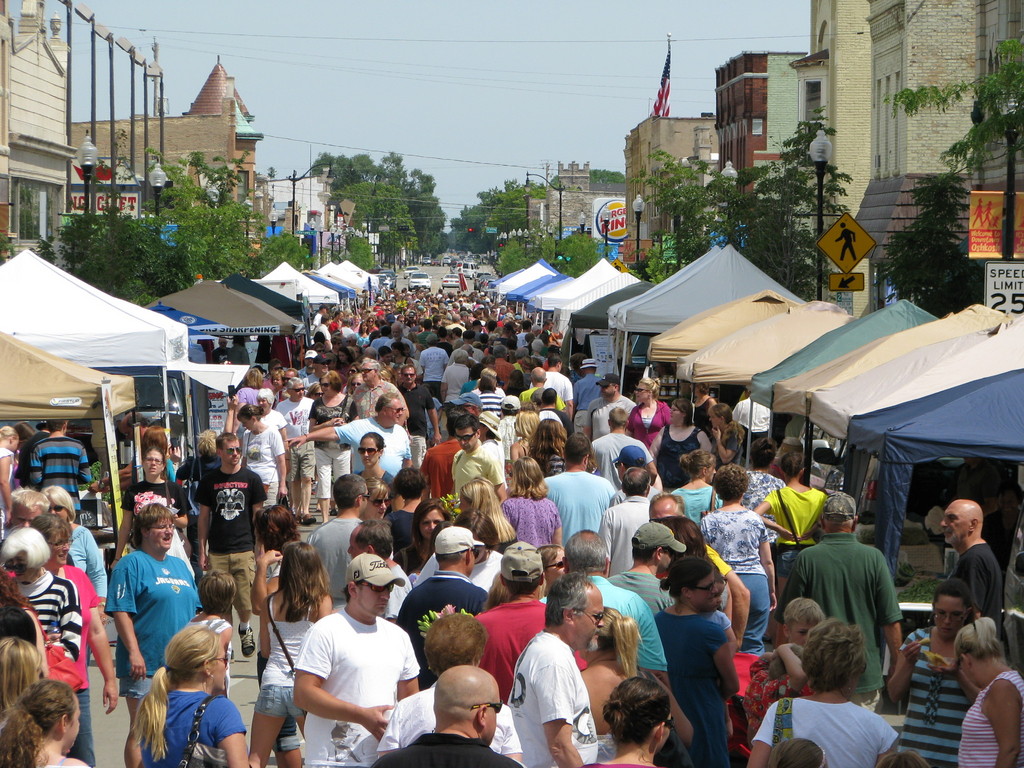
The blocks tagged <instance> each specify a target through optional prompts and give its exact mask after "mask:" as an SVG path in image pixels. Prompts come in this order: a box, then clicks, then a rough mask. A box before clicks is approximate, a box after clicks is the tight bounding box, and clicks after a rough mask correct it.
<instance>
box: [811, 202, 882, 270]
mask: <svg viewBox="0 0 1024 768" xmlns="http://www.w3.org/2000/svg"><path fill="white" fill-rule="evenodd" d="M875 245H876V243H875V238H873V237H872V236H871V235H869V234H868V232H867V230H866V229H864V227H862V226H861V225H860V224H858V223H857V220H856V219H855V218H853V216H851V215H850V214H848V213H844V214H843V215H842V216H841V217H840V218H839V221H837V222H836V223H835V224H833V225H832V226H831V227H829V228H828V231H827V232H825V234H823V235H822V236H821V237H819V238H818V248H820V249H821V252H822V253H824V254H825V255H826V256H828V257H829V259H831V260H832V263H833V264H835V265H836V266H837V267H839V271H840V272H852V271H853V268H854V267H856V266H857V265H858V264H860V262H861V259H863V258H865V257H866V256H867V255H868V254H870V253H871V251H872V249H873V248H874V247H875Z"/></svg>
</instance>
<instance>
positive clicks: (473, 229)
mask: <svg viewBox="0 0 1024 768" xmlns="http://www.w3.org/2000/svg"><path fill="white" fill-rule="evenodd" d="M466 231H467V232H469V233H470V234H472V233H474V232H476V227H466Z"/></svg>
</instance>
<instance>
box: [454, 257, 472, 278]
mask: <svg viewBox="0 0 1024 768" xmlns="http://www.w3.org/2000/svg"><path fill="white" fill-rule="evenodd" d="M455 271H456V272H461V273H462V274H464V275H465V276H466V278H467V279H469V280H472V279H473V278H474V277H476V262H475V261H463V262H460V263H459V264H457V265H456V266H455Z"/></svg>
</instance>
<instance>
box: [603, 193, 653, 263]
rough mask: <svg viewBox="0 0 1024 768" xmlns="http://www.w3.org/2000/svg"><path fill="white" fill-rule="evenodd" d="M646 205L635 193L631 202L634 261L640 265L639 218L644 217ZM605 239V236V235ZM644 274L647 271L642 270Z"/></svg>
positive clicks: (638, 194)
mask: <svg viewBox="0 0 1024 768" xmlns="http://www.w3.org/2000/svg"><path fill="white" fill-rule="evenodd" d="M646 206H647V203H645V202H644V199H643V198H642V197H640V193H639V192H638V193H637V196H636V200H634V201H633V215H634V216H635V217H636V260H637V263H638V264H639V263H640V217H641V216H643V215H644V208H645V207H646ZM606 237H607V235H606ZM643 271H644V274H645V275H646V273H647V269H646V267H645V268H644V270H643Z"/></svg>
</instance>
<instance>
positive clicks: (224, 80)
mask: <svg viewBox="0 0 1024 768" xmlns="http://www.w3.org/2000/svg"><path fill="white" fill-rule="evenodd" d="M253 120H254V117H253V115H252V114H250V113H249V110H248V109H247V108H246V106H245V102H244V101H242V97H241V96H239V95H238V91H237V90H236V89H235V79H234V78H233V77H231V76H230V75H229V74H228V73H227V71H226V70H225V69H224V67H223V66H222V65H221V63H220V61H219V60H218V61H217V64H216V65H215V66H214V68H213V70H212V71H211V72H210V75H209V76H208V77H207V78H206V82H205V83H204V84H203V87H202V88H201V89H200V90H199V94H198V95H197V96H196V99H195V101H193V102H192V105H191V106H190V107H189V109H188V111H187V112H185V113H183V114H182V115H180V116H177V117H165V118H164V137H163V138H164V153H165V157H164V159H163V166H164V168H165V169H166V168H167V167H168V166H170V165H172V164H174V163H177V162H178V161H179V160H181V159H183V158H185V157H187V156H188V155H189V154H191V153H192V152H201V153H202V154H203V157H204V158H205V159H206V161H207V162H208V163H210V164H214V165H215V164H216V161H214V158H215V157H223V158H225V159H228V160H234V159H238V160H241V161H242V164H241V180H240V182H239V186H238V188H237V189H236V190H235V195H236V198H237V199H238V200H245V199H246V197H248V196H249V193H250V191H252V190H253V189H254V187H255V186H256V184H257V178H256V145H257V143H258V142H259V141H261V140H262V139H263V134H262V133H260V132H259V131H257V130H256V129H255V128H254V127H253V125H252V123H253ZM141 123H142V120H141V118H139V117H137V118H136V131H137V132H138V139H139V140H137V141H136V149H135V157H134V158H132V162H131V167H133V168H137V169H140V171H141V169H143V168H144V167H145V157H144V153H145V150H146V148H145V147H144V146H143V142H142V141H141V127H140V126H141ZM130 129H131V123H130V121H129V120H116V121H115V122H114V135H115V136H121V135H127V134H128V131H129V130H130ZM88 131H89V123H87V122H83V123H74V124H73V125H72V131H71V135H72V141H73V143H74V144H75V146H78V145H79V144H81V142H82V139H83V138H84V137H85V134H86V133H88ZM159 132H160V127H159V120H155V119H153V118H152V117H151V118H150V145H151V146H152V147H158V146H159V145H160V138H159V135H160V134H159ZM93 143H94V144H95V145H96V146H97V148H99V150H100V155H101V157H103V156H104V155H106V154H108V153H109V150H107V151H106V152H105V151H104V149H105V148H107V147H109V146H110V130H109V124H108V123H107V122H106V121H103V122H102V123H97V125H96V136H94V137H93ZM129 153H130V150H129V146H128V142H127V141H126V142H125V145H124V146H119V147H118V156H119V158H121V162H123V163H127V162H128V156H129ZM103 159H104V162H105V161H106V159H107V158H105V157H103ZM146 173H148V170H147V171H146ZM256 191H260V192H265V190H256ZM254 197H255V196H254ZM260 199H262V198H260Z"/></svg>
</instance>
